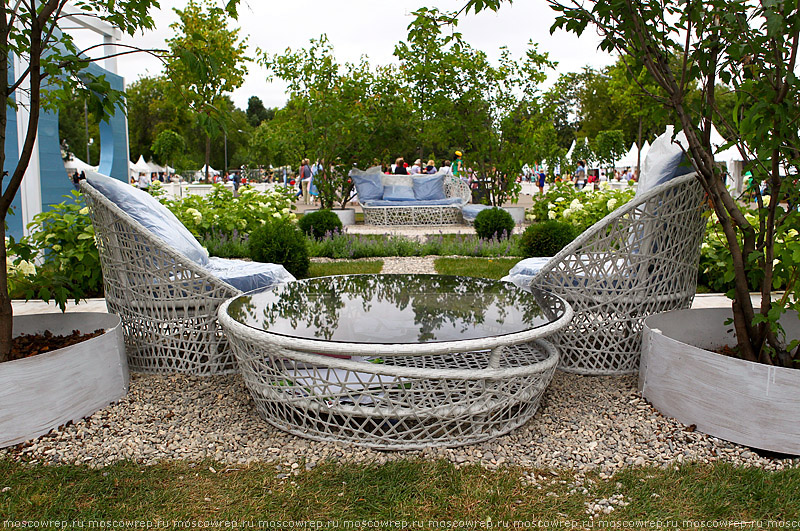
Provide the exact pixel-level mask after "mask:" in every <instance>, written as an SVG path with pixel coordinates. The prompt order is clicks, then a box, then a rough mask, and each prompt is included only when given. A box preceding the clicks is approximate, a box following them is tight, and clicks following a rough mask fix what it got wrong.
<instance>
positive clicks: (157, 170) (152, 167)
mask: <svg viewBox="0 0 800 531" xmlns="http://www.w3.org/2000/svg"><path fill="white" fill-rule="evenodd" d="M147 167H148V168H150V172H151V173H153V172H155V173H164V172H165V171H167V170H166V169H165V168H164V167H163V166H159V165H158V164H156V163H155V162H153V161H152V160H151V161H150V162H148V163H147Z"/></svg>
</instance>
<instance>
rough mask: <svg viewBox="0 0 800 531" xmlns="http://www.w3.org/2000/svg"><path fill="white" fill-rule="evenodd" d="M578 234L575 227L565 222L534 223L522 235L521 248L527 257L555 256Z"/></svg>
mask: <svg viewBox="0 0 800 531" xmlns="http://www.w3.org/2000/svg"><path fill="white" fill-rule="evenodd" d="M578 234H580V232H579V231H578V230H577V229H576V228H575V226H574V225H572V224H570V223H564V222H563V221H556V220H548V221H543V222H541V223H534V224H533V225H531V226H530V227H528V228H527V229H525V232H523V233H522V238H521V241H520V247H521V248H522V251H523V253H524V254H525V256H526V257H532V256H555V255H556V254H558V252H559V251H560V250H561V249H563V248H564V247H565V246H566V245H568V244H569V243H570V242H571V241H572V240H574V239H575V238H576V237H577V236H578Z"/></svg>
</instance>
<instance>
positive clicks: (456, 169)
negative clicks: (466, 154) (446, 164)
mask: <svg viewBox="0 0 800 531" xmlns="http://www.w3.org/2000/svg"><path fill="white" fill-rule="evenodd" d="M461 157H462V155H461V152H460V151H456V152H455V158H454V159H453V162H452V163H450V170H451V171H452V173H453V177H461V175H462V174H463V173H464V170H463V168H462V167H461Z"/></svg>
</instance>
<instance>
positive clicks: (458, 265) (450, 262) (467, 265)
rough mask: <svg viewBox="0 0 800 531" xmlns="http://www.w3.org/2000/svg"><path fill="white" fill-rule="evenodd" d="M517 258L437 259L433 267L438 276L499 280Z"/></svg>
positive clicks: (517, 260)
mask: <svg viewBox="0 0 800 531" xmlns="http://www.w3.org/2000/svg"><path fill="white" fill-rule="evenodd" d="M517 262H519V258H437V259H436V260H434V262H433V267H434V268H435V269H436V272H437V273H439V274H440V275H460V276H466V277H482V278H493V279H495V280H499V279H501V278H503V277H504V276H506V275H507V274H508V271H509V270H510V269H511V268H512V267H514V265H515V264H516V263H517Z"/></svg>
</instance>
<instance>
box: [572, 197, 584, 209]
mask: <svg viewBox="0 0 800 531" xmlns="http://www.w3.org/2000/svg"><path fill="white" fill-rule="evenodd" d="M569 208H570V209H571V210H573V211H575V210H583V203H581V201H580V199H577V198H576V199H573V200H572V203H570V204H569Z"/></svg>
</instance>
